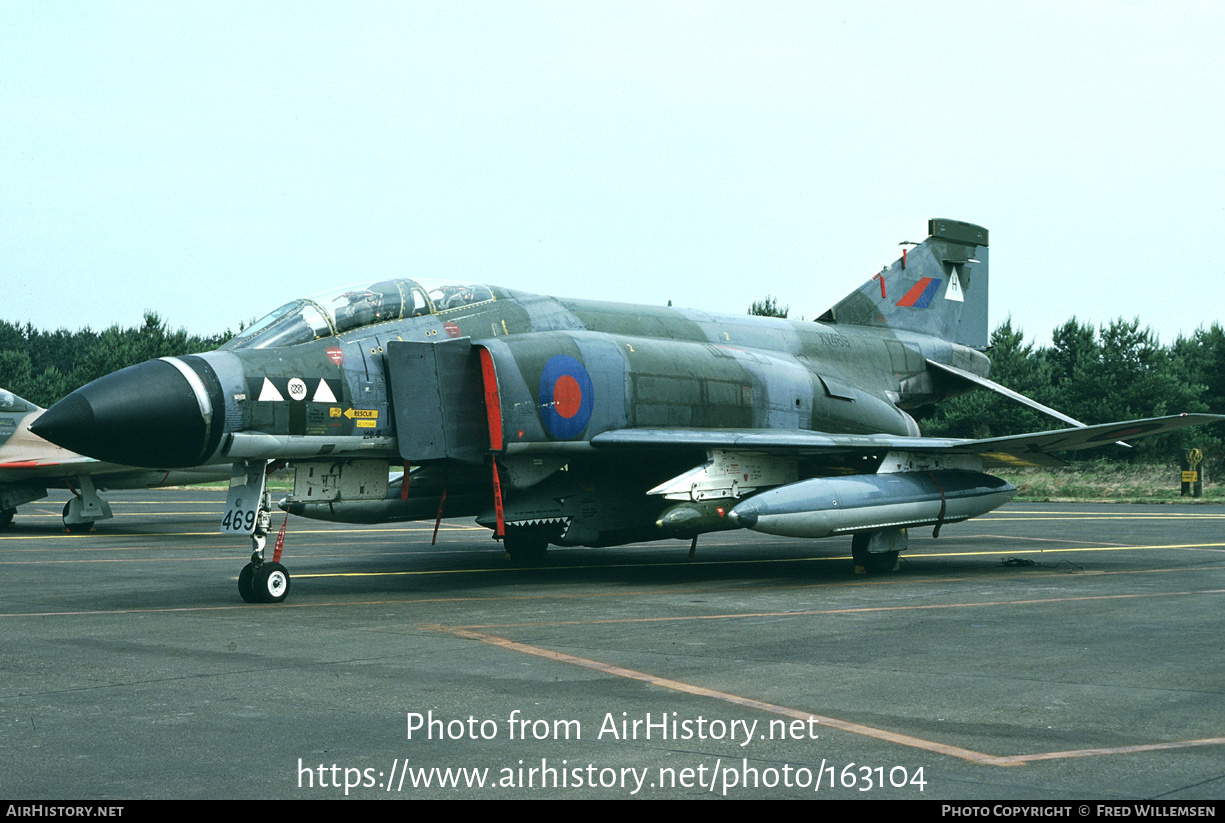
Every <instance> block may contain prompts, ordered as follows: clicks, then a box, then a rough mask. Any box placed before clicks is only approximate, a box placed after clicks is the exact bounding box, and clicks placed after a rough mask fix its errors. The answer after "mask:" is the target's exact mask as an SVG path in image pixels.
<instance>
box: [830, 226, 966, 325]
mask: <svg viewBox="0 0 1225 823" xmlns="http://www.w3.org/2000/svg"><path fill="white" fill-rule="evenodd" d="M927 233H928V238H927V239H926V240H924V241H923V242H922V243H920V244H919V245H917V246H915V247H914V248H913V249H910V250H909V251H903V252H902V256H901V257H900V258H899V259H898V260H897V261H895V262H894V264H893V265H892V266H890V267H889V268H887V269H885V270H884V271H882V272H881V273H880V274H876V275H873V277H872V279H871V280H869V281H868V282H867V283H865V284H863V285H862V286H860V287H859V289H857V290H856V291H854V292H852V293H851V294H850V295H848V296H847V297H845V298H843V299H842V301H841V302H839V303H838V304H837V305H836V306H834V307H833V308H832V309H830V310H829V311H827V312H825V314H823V315H822V316H821V317H819V318H818V319H819V320H821V321H822V322H829V323H841V324H843V325H849V326H876V327H883V328H891V329H899V330H901V331H912V332H918V333H919V334H929V335H932V336H935V337H940V338H943V339H945V340H948V341H950V342H953V343H960V344H961V345H963V346H972V347H974V348H979V349H982V348H986V347H987V337H988V334H989V329H988V328H987V230H986V229H984V228H982V227H981V226H975V225H973V224H971V223H961V222H959V221H957V220H944V219H939V218H936V219H932V220H929V221H927Z"/></svg>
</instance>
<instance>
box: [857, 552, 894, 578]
mask: <svg viewBox="0 0 1225 823" xmlns="http://www.w3.org/2000/svg"><path fill="white" fill-rule="evenodd" d="M897 558H898V553H897V552H874V553H872V554H869V555H868V562H867V563H865V564H864V568H866V569H867V570H868V573H869V574H883V573H885V572H891V571H893V570H895V569H896V568H897Z"/></svg>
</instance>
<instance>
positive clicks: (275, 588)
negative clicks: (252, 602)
mask: <svg viewBox="0 0 1225 823" xmlns="http://www.w3.org/2000/svg"><path fill="white" fill-rule="evenodd" d="M251 587H252V588H253V589H254V590H255V596H256V598H258V600H257V602H259V603H280V602H281V601H282V600H284V599H285V598H286V597H287V596H288V595H289V571H288V570H287V569H286V568H285V567H284V566H282V565H281V564H280V563H265V564H264V565H262V566H260V567H259V568H258V569H256V570H255V577H254V579H253V580H252V581H251Z"/></svg>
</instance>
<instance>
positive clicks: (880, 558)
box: [851, 532, 898, 574]
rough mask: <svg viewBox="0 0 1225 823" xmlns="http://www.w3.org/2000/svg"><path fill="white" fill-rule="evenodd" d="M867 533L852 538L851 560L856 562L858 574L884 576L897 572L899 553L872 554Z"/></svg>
mask: <svg viewBox="0 0 1225 823" xmlns="http://www.w3.org/2000/svg"><path fill="white" fill-rule="evenodd" d="M869 539H870V535H869V534H867V533H866V532H860V533H859V534H856V535H854V536H853V537H851V558H852V559H853V560H854V561H855V573H856V574H883V573H884V572H891V571H896V570H897V558H898V552H870V551H868V541H869Z"/></svg>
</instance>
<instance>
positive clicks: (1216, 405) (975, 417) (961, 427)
mask: <svg viewBox="0 0 1225 823" xmlns="http://www.w3.org/2000/svg"><path fill="white" fill-rule="evenodd" d="M987 354H988V355H989V356H990V357H991V379H992V380H994V381H995V382H997V383H1001V384H1003V385H1005V386H1007V387H1008V388H1010V389H1012V390H1014V391H1017V392H1020V393H1021V394H1023V395H1025V396H1026V397H1031V398H1033V399H1034V400H1037V401H1038V402H1039V403H1042V404H1043V405H1045V406H1049V407H1051V408H1053V409H1058V410H1059V411H1061V412H1063V413H1064V414H1068V415H1071V416H1072V417H1074V418H1076V419H1077V420H1080V421H1082V422H1084V423H1088V424H1093V423H1108V422H1111V421H1116V420H1135V419H1137V418H1141V417H1160V416H1162V415H1167V414H1181V413H1183V412H1213V413H1216V414H1225V329H1223V328H1222V326H1221V324H1220V323H1219V322H1218V323H1213V324H1212V325H1211V326H1210V327H1208V328H1206V329H1205V328H1202V327H1201V328H1200V329H1199V330H1197V331H1196V332H1194V333H1193V334H1192V335H1190V336H1189V337H1184V336H1181V335H1180V336H1179V337H1178V339H1177V340H1175V341H1174V342H1173V343H1171V344H1170V345H1168V346H1163V345H1161V344H1160V343H1159V342H1158V340H1157V336H1156V335H1155V334H1154V333H1153V332H1152V331H1151V330H1150V329H1149V328H1147V327H1145V328H1141V327H1140V321H1139V320H1138V319H1133V320H1124V319H1122V318H1119V319H1116V320H1112V321H1111V322H1109V323H1106V324H1103V325H1102V326H1100V327H1094V326H1093V325H1092V324H1090V323H1084V322H1081V321H1079V320H1077V319H1076V318H1075V317H1073V318H1072V319H1070V320H1068V321H1067V322H1066V323H1064V324H1063V325H1061V326H1059V327H1058V328H1057V329H1055V331H1054V332H1053V333H1052V335H1051V345H1050V346H1041V347H1037V346H1035V345H1034V344H1033V343H1032V342H1026V341H1025V335H1024V334H1023V333H1022V331H1021V330H1020V329H1014V328H1013V326H1012V321H1011V319H1009V320H1006V321H1004V322H1003V323H1001V324H1000V325H999V326H998V327H997V328H996V329H995V331H994V332H992V333H991V340H990V349H989V350H988V352H987ZM920 425H921V426H922V428H923V433H924V434H925V435H931V436H947V437H999V436H1002V435H1009V434H1022V433H1025V432H1031V431H1041V430H1044V429H1052V428H1061V425H1059V424H1056V423H1055V422H1054V421H1052V420H1051V419H1050V418H1048V417H1046V416H1044V415H1041V414H1039V413H1037V412H1034V411H1031V410H1030V409H1027V408H1025V407H1024V406H1021V405H1019V404H1017V403H1014V402H1012V401H1010V400H1008V399H1006V398H1003V397H1000V396H998V395H995V394H992V393H989V392H983V391H975V392H971V393H969V394H965V395H962V396H960V397H957V398H953V399H952V400H949V401H946V402H944V403H941V404H939V405H937V406H935V407H933V408H931V409H927V410H924V413H923V414H922V416H921V417H920ZM1191 446H1195V447H1197V448H1200V449H1201V450H1203V451H1204V453H1205V455H1207V456H1211V457H1215V458H1219V457H1222V456H1225V451H1223V446H1225V426H1222V425H1221V424H1220V423H1218V424H1215V425H1213V426H1208V427H1196V428H1191V429H1183V430H1182V431H1179V432H1173V433H1171V434H1167V435H1161V436H1157V437H1152V438H1148V439H1145V440H1137V441H1136V443H1135V447H1134V448H1133V449H1130V450H1127V451H1126V452H1123V451H1122V450H1120V451H1119V452H1116V453H1115V455H1114V456H1124V457H1128V458H1130V459H1137V458H1139V459H1144V458H1149V459H1152V460H1162V461H1174V460H1176V459H1178V458H1179V456H1180V455H1181V454H1183V453H1184V452H1185V451H1186V449H1187V448H1189V447H1191ZM1101 451H1102V450H1100V449H1099V450H1096V451H1095V452H1088V451H1086V452H1081V453H1080V454H1082V455H1085V456H1088V455H1090V454H1096V453H1098V452H1101Z"/></svg>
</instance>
